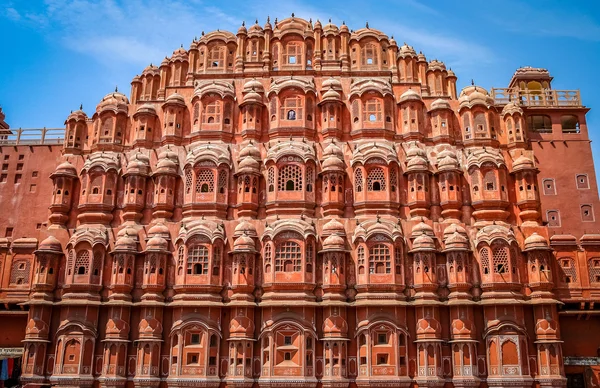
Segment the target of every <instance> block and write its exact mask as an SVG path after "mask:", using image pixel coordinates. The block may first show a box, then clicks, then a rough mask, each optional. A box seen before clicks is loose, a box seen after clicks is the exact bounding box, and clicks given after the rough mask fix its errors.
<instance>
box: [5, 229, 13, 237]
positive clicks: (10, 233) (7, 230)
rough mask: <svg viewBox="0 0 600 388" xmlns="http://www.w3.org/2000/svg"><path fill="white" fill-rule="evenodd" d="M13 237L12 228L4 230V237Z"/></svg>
mask: <svg viewBox="0 0 600 388" xmlns="http://www.w3.org/2000/svg"><path fill="white" fill-rule="evenodd" d="M12 235H13V228H11V227H8V228H6V232H5V233H4V237H12Z"/></svg>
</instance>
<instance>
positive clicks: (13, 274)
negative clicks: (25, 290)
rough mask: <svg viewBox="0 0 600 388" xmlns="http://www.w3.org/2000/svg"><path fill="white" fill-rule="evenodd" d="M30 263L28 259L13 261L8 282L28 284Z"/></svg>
mask: <svg viewBox="0 0 600 388" xmlns="http://www.w3.org/2000/svg"><path fill="white" fill-rule="evenodd" d="M30 269H31V263H30V262H29V260H17V261H15V262H13V265H12V269H11V271H10V284H16V285H21V284H29V271H30Z"/></svg>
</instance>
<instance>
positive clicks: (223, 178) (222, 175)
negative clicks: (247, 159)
mask: <svg viewBox="0 0 600 388" xmlns="http://www.w3.org/2000/svg"><path fill="white" fill-rule="evenodd" d="M226 190H227V171H225V170H220V171H219V194H225V191H226Z"/></svg>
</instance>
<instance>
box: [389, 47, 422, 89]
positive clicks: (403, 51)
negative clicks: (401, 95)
mask: <svg viewBox="0 0 600 388" xmlns="http://www.w3.org/2000/svg"><path fill="white" fill-rule="evenodd" d="M423 58H424V57H423ZM396 60H397V63H398V72H399V75H400V77H399V81H400V82H406V83H414V82H419V63H418V62H419V58H418V57H417V53H416V51H415V49H414V48H413V47H412V46H409V45H407V44H406V42H405V43H404V44H403V45H402V46H400V48H399V50H398V54H397V59H396ZM426 62H427V60H425V63H426Z"/></svg>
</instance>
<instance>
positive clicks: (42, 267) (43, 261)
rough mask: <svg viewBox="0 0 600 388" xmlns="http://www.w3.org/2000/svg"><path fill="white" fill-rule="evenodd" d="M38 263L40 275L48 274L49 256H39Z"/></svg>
mask: <svg viewBox="0 0 600 388" xmlns="http://www.w3.org/2000/svg"><path fill="white" fill-rule="evenodd" d="M38 263H39V267H38V269H37V272H38V273H45V272H46V267H47V266H48V256H46V255H39V256H38Z"/></svg>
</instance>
